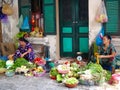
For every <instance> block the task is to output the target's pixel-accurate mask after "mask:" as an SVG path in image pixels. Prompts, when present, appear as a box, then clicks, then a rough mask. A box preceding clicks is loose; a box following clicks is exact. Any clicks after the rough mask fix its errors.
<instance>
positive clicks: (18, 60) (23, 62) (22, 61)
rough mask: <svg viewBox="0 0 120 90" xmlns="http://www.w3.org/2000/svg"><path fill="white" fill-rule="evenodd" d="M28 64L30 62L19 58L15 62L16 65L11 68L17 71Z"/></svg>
mask: <svg viewBox="0 0 120 90" xmlns="http://www.w3.org/2000/svg"><path fill="white" fill-rule="evenodd" d="M26 64H28V61H27V60H26V59H24V58H17V59H16V60H15V62H14V65H13V66H12V67H10V69H13V70H15V69H16V68H17V67H21V66H22V65H23V66H25V65H26Z"/></svg>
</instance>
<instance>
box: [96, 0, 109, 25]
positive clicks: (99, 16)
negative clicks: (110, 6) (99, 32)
mask: <svg viewBox="0 0 120 90" xmlns="http://www.w3.org/2000/svg"><path fill="white" fill-rule="evenodd" d="M95 19H96V21H97V22H99V23H106V22H107V21H108V16H107V12H106V7H105V3H104V0H102V1H101V3H100V5H99V7H98V9H97V13H96V17H95Z"/></svg>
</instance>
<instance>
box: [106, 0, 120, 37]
mask: <svg viewBox="0 0 120 90" xmlns="http://www.w3.org/2000/svg"><path fill="white" fill-rule="evenodd" d="M119 7H120V1H119V0H107V1H106V10H107V14H108V22H107V23H106V33H110V34H111V35H117V34H118V32H119V29H120V28H119Z"/></svg>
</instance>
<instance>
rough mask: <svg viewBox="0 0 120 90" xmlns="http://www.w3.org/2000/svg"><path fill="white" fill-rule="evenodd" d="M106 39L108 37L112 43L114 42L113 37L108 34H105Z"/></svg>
mask: <svg viewBox="0 0 120 90" xmlns="http://www.w3.org/2000/svg"><path fill="white" fill-rule="evenodd" d="M104 37H107V39H109V40H110V41H111V40H112V38H111V36H110V35H108V34H105V35H104Z"/></svg>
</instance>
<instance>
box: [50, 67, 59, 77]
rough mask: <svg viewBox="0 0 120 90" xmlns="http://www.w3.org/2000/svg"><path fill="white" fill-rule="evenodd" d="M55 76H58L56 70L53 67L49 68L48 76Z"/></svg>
mask: <svg viewBox="0 0 120 90" xmlns="http://www.w3.org/2000/svg"><path fill="white" fill-rule="evenodd" d="M57 74H58V71H57V69H56V68H55V67H53V68H51V70H50V75H52V76H57Z"/></svg>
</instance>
